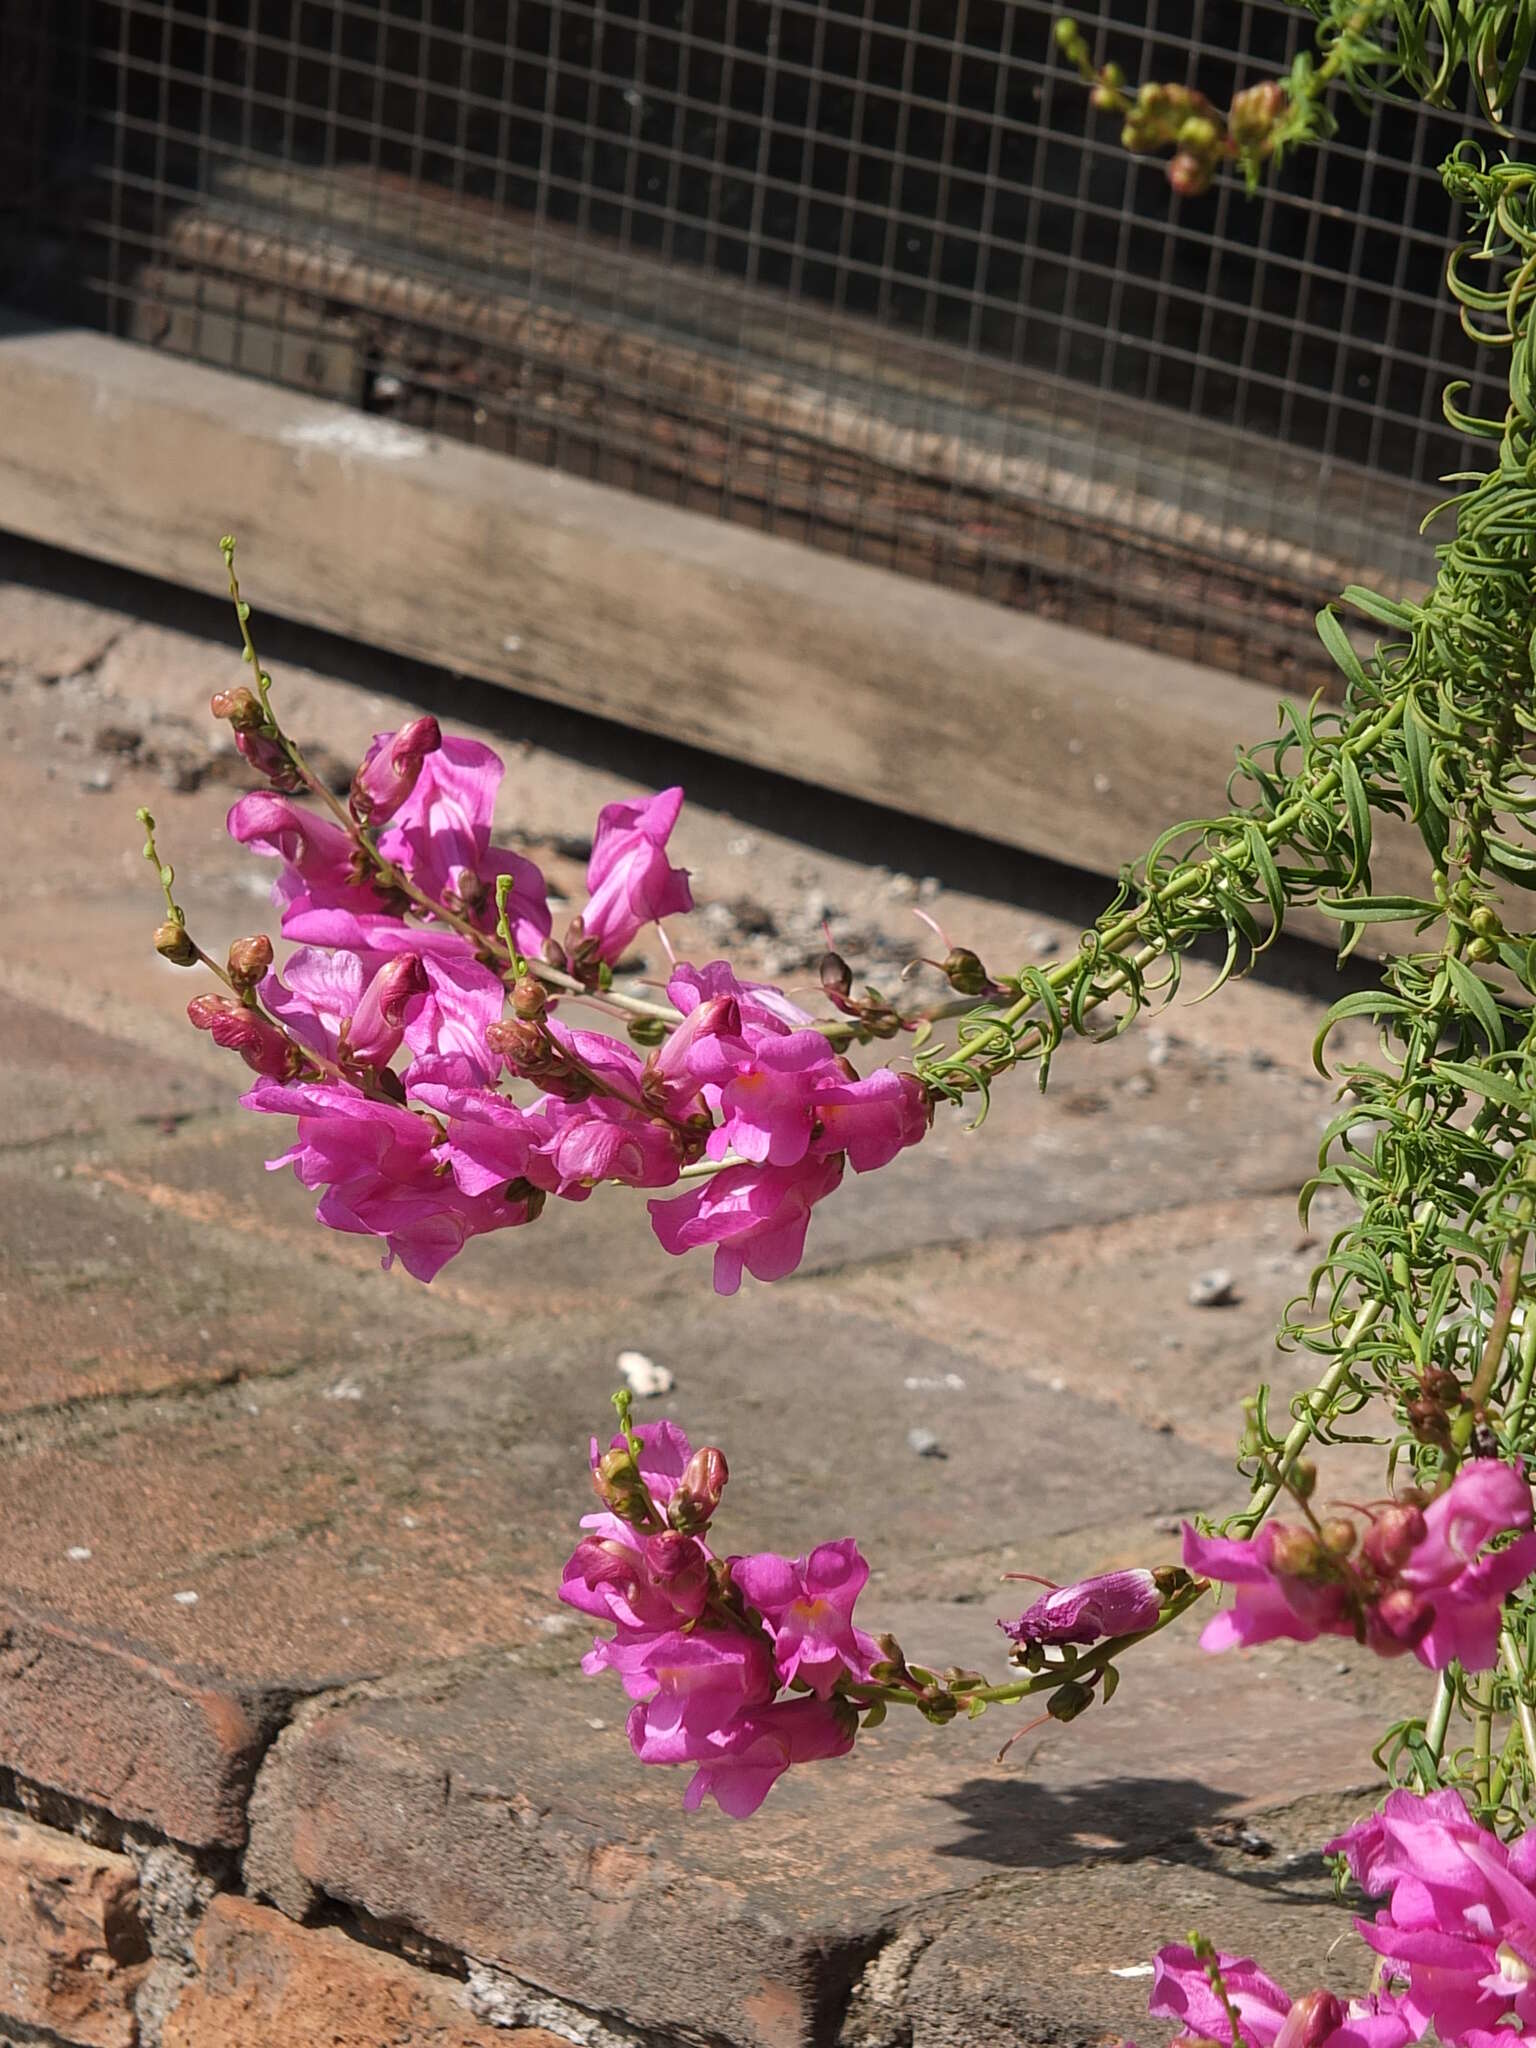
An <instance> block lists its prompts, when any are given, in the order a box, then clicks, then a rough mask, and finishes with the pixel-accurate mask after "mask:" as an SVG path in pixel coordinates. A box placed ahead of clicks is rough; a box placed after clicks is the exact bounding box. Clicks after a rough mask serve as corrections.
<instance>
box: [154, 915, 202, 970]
mask: <svg viewBox="0 0 1536 2048" xmlns="http://www.w3.org/2000/svg"><path fill="white" fill-rule="evenodd" d="M155 951H156V952H157V953H158V954H159V955H160V958H161V959H162V960H169V961H170V963H171V965H172V966H173V967H195V966H196V965H197V948H196V946H194V945H193V943H192V941H191V939H190V938H189V937H188V935H187V928H186V926H185V925H184V924H182V923H181V921H180V919H179V918H174V917H168V918H167V919H166V921H165V923H164V924H162V925H157V926H156V927H155Z"/></svg>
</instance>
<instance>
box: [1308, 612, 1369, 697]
mask: <svg viewBox="0 0 1536 2048" xmlns="http://www.w3.org/2000/svg"><path fill="white" fill-rule="evenodd" d="M1317 637H1318V639H1319V640H1321V641H1322V643H1323V645H1324V646H1325V647H1326V648H1327V650H1328V652H1329V654H1330V655H1331V656H1332V657H1333V660H1334V662H1335V663H1336V664H1337V666H1338V668H1339V669H1340V670H1341V671H1342V673H1343V674H1344V676H1345V678H1346V679H1347V680H1348V681H1349V682H1350V683H1352V684H1354V685H1355V686H1356V687H1358V688H1362V689H1363V688H1364V687H1365V670H1364V669H1363V668H1362V667H1361V666H1360V657H1359V655H1358V654H1356V652H1355V650H1354V648H1353V647H1352V646H1351V644H1350V638H1349V635H1348V634H1347V633H1346V632H1345V630H1344V627H1343V624H1342V623H1341V621H1340V619H1339V615H1338V613H1337V612H1336V611H1334V609H1333V607H1332V606H1331V605H1325V606H1324V607H1323V609H1322V610H1321V611H1320V612H1319V613H1318V615H1317Z"/></svg>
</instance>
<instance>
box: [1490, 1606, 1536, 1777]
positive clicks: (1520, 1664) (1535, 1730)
mask: <svg viewBox="0 0 1536 2048" xmlns="http://www.w3.org/2000/svg"><path fill="white" fill-rule="evenodd" d="M1499 1654H1500V1656H1501V1657H1502V1658H1503V1661H1504V1669H1505V1671H1506V1672H1507V1673H1508V1676H1509V1682H1510V1684H1511V1685H1512V1686H1513V1687H1514V1689H1515V1719H1516V1721H1517V1723H1518V1724H1519V1728H1520V1740H1521V1743H1522V1744H1523V1746H1524V1749H1525V1762H1526V1770H1527V1774H1528V1782H1529V1783H1531V1784H1533V1785H1536V1715H1533V1714H1532V1711H1531V1699H1530V1692H1531V1681H1530V1675H1529V1673H1528V1672H1527V1671H1526V1668H1525V1659H1524V1658H1523V1657H1522V1656H1521V1655H1520V1650H1519V1646H1518V1645H1517V1644H1516V1642H1515V1639H1514V1636H1513V1635H1512V1634H1511V1633H1510V1631H1509V1630H1508V1629H1507V1628H1505V1629H1501V1630H1500V1632H1499Z"/></svg>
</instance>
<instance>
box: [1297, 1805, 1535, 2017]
mask: <svg viewBox="0 0 1536 2048" xmlns="http://www.w3.org/2000/svg"><path fill="white" fill-rule="evenodd" d="M1327 1850H1328V1853H1329V1854H1330V1855H1340V1856H1342V1857H1343V1858H1344V1859H1345V1862H1346V1863H1347V1864H1348V1866H1349V1871H1350V1875H1351V1876H1352V1877H1353V1878H1354V1880H1355V1882H1356V1883H1357V1884H1358V1885H1359V1886H1360V1888H1361V1889H1362V1890H1363V1891H1365V1892H1367V1893H1368V1894H1369V1895H1370V1896H1371V1897H1373V1898H1380V1897H1382V1896H1383V1895H1385V1896H1386V1900H1387V1903H1386V1905H1385V1906H1384V1907H1383V1908H1382V1910H1381V1911H1380V1912H1379V1913H1378V1914H1377V1916H1376V1918H1375V1920H1374V1921H1369V1920H1358V1921H1356V1923H1355V1924H1356V1926H1357V1927H1358V1928H1359V1930H1360V1932H1361V1934H1362V1935H1363V1936H1364V1938H1365V1940H1366V1941H1367V1942H1368V1943H1369V1944H1370V1946H1371V1947H1372V1948H1373V1949H1374V1950H1375V1951H1376V1953H1377V1955H1379V1956H1381V1957H1382V1958H1383V1960H1384V1962H1385V1965H1386V1969H1387V1972H1388V1974H1389V1976H1390V1977H1391V1979H1392V1980H1393V1982H1394V1983H1396V1984H1397V1985H1399V1986H1400V1991H1399V2003H1400V2006H1401V2010H1402V2011H1403V2012H1404V2013H1405V2014H1406V2016H1407V2017H1408V2018H1409V2020H1411V2021H1412V2023H1413V2036H1412V2038H1415V2039H1416V2038H1417V2037H1418V2036H1419V2035H1420V2034H1421V2033H1424V2032H1425V2031H1427V2029H1428V2028H1430V2027H1431V2026H1433V2028H1434V2030H1435V2034H1436V2036H1437V2038H1438V2039H1439V2040H1440V2041H1442V2042H1443V2043H1444V2044H1445V2048H1504V2044H1505V2043H1507V2042H1508V2041H1510V2040H1511V2039H1518V2038H1519V2037H1520V2036H1522V2035H1524V2034H1526V2033H1528V2032H1529V2031H1530V2030H1531V2029H1532V2028H1536V1834H1525V1835H1521V1836H1520V1837H1519V1838H1518V1839H1517V1840H1515V1841H1514V1842H1511V1843H1504V1842H1501V1841H1500V1840H1499V1838H1498V1836H1497V1835H1495V1834H1494V1833H1492V1831H1491V1830H1490V1829H1488V1828H1485V1827H1481V1826H1479V1824H1478V1823H1477V1822H1476V1821H1475V1820H1473V1818H1472V1816H1471V1815H1470V1814H1469V1813H1468V1811H1467V1809H1466V1807H1465V1806H1464V1805H1463V1804H1462V1802H1461V1799H1460V1797H1459V1796H1458V1795H1457V1794H1456V1793H1455V1792H1431V1793H1429V1794H1428V1795H1427V1796H1424V1797H1419V1796H1417V1795H1416V1794H1414V1793H1412V1792H1393V1793H1391V1794H1390V1795H1389V1796H1388V1798H1387V1800H1386V1802H1385V1804H1384V1805H1383V1807H1382V1810H1381V1811H1380V1813H1377V1814H1373V1815H1372V1816H1371V1818H1370V1819H1369V1820H1367V1821H1362V1822H1361V1823H1360V1824H1359V1825H1358V1826H1357V1827H1353V1828H1351V1829H1350V1830H1349V1831H1348V1833H1347V1834H1343V1835H1340V1836H1339V1837H1338V1839H1337V1840H1336V1841H1333V1842H1330V1843H1329V1844H1328V1845H1327ZM1511 2028H1512V2029H1513V2033H1511V2032H1510V2031H1509V2029H1511Z"/></svg>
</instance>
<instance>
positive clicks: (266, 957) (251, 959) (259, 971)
mask: <svg viewBox="0 0 1536 2048" xmlns="http://www.w3.org/2000/svg"><path fill="white" fill-rule="evenodd" d="M271 966H272V941H271V940H270V939H269V938H268V937H267V935H266V933H265V932H257V933H256V934H255V936H254V937H252V938H249V939H236V940H235V943H234V944H233V945H232V946H231V947H230V949H229V978H230V980H231V981H232V982H233V983H234V984H235V987H236V988H238V989H247V988H254V987H255V986H256V984H257V982H258V981H260V980H261V978H262V976H263V975H264V974H266V973H268V972H269V971H270V969H271Z"/></svg>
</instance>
